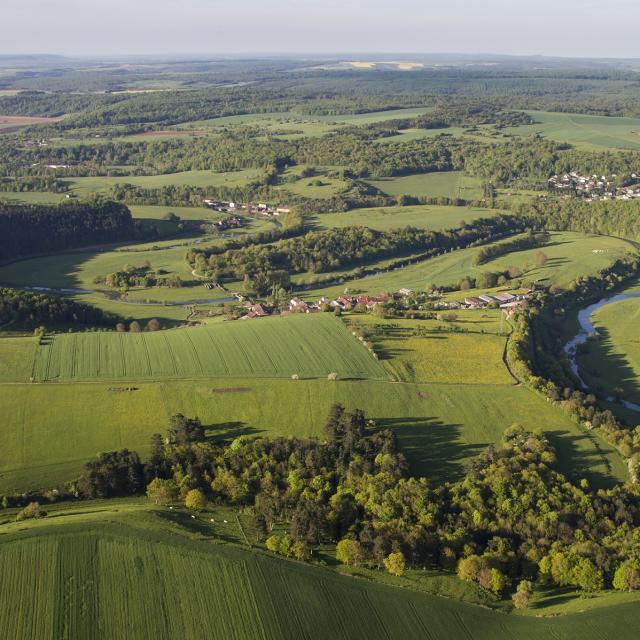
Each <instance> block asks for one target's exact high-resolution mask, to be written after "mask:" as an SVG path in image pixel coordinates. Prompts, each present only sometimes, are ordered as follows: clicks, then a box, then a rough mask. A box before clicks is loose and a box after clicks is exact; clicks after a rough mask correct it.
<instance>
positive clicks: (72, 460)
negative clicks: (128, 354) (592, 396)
mask: <svg viewBox="0 0 640 640" xmlns="http://www.w3.org/2000/svg"><path fill="white" fill-rule="evenodd" d="M112 386H113V385H111V384H109V383H108V382H96V383H73V384H71V383H59V384H28V383H25V384H6V383H5V384H3V385H0V415H2V420H1V421H0V448H1V449H2V451H3V456H2V458H0V493H9V492H16V491H19V492H21V491H24V490H28V489H38V488H43V487H45V488H48V487H56V486H60V485H61V484H62V483H64V482H66V481H69V480H72V479H73V478H74V477H76V476H77V475H78V474H79V473H80V470H81V469H82V466H83V464H84V463H85V462H86V461H87V460H88V459H90V458H91V457H93V456H95V455H96V454H97V453H98V452H100V451H110V450H113V449H118V448H122V447H128V448H130V449H134V450H137V451H139V452H140V453H141V454H143V455H146V454H147V452H148V444H149V437H150V436H151V434H153V433H157V432H160V433H162V432H164V431H165V430H166V429H167V427H168V423H169V418H170V416H172V415H174V414H176V413H184V414H185V415H190V416H198V417H200V419H201V420H202V421H203V423H204V424H205V425H207V426H208V429H207V434H208V436H209V437H212V438H225V439H226V438H233V437H236V436H238V435H271V436H276V435H285V436H286V435H291V436H298V437H311V436H321V435H322V429H323V425H324V422H325V419H326V416H327V414H328V411H329V408H330V407H331V405H332V404H333V403H336V402H339V403H342V404H343V405H344V406H345V407H347V408H350V409H355V408H361V409H363V410H364V411H365V412H366V415H367V417H368V418H371V419H373V420H375V423H376V428H389V429H393V430H394V431H395V432H396V433H397V434H398V437H399V440H400V444H401V446H402V447H403V451H404V452H405V454H406V455H407V457H408V460H409V464H410V469H411V472H412V473H414V474H418V475H425V476H427V477H428V478H430V479H431V480H433V481H434V482H436V483H439V482H443V481H445V480H455V479H458V478H460V477H461V476H462V474H463V473H464V469H465V466H466V465H467V464H468V462H469V461H470V460H471V459H472V458H473V457H474V456H476V455H478V454H479V453H480V452H481V451H482V449H483V448H484V447H486V446H487V445H489V444H491V443H495V442H497V441H499V440H500V438H501V436H502V433H503V431H504V430H505V429H506V428H507V427H509V426H510V425H511V424H513V423H514V422H519V423H521V424H523V425H524V426H525V427H527V428H530V429H537V428H541V429H543V430H545V432H546V433H547V434H548V435H549V437H550V438H551V440H552V442H553V444H554V446H555V447H556V448H557V449H558V451H559V454H560V455H559V460H560V461H561V468H562V469H563V470H564V471H565V472H566V473H568V474H569V475H571V477H573V478H576V479H580V478H582V477H587V478H588V479H589V480H590V481H591V482H592V483H593V485H594V486H610V485H611V484H612V483H614V482H617V481H621V480H624V479H625V477H626V468H625V466H624V464H623V462H622V459H621V458H620V457H619V456H618V454H617V453H616V452H614V451H613V450H612V449H611V447H609V446H608V445H606V444H605V443H604V442H602V441H600V440H598V439H597V436H595V435H594V434H592V433H590V432H586V431H582V430H581V429H579V428H578V427H577V426H576V425H575V424H574V423H573V421H572V420H570V419H569V418H568V417H567V416H566V415H565V414H564V413H563V412H561V411H560V410H559V409H557V408H556V407H554V406H553V405H551V404H549V403H547V402H546V401H545V400H544V399H543V398H541V397H540V396H538V395H536V394H534V393H533V392H532V391H529V390H528V389H526V388H524V387H521V386H520V387H518V386H513V385H511V384H493V385H490V384H481V383H477V382H476V383H475V384H459V383H455V382H448V383H426V384H411V383H402V382H388V381H382V380H380V381H375V380H363V381H348V380H342V381H337V382H334V381H329V380H297V381H295V380H287V379H284V378H282V379H274V378H256V377H254V378H216V379H205V378H199V379H195V380H188V381H187V380H184V381H181V380H167V381H163V382H138V383H135V385H134V387H133V388H134V389H135V390H134V391H131V392H115V391H111V390H110V389H111V388H112Z"/></svg>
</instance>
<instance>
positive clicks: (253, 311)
mask: <svg viewBox="0 0 640 640" xmlns="http://www.w3.org/2000/svg"><path fill="white" fill-rule="evenodd" d="M242 306H243V307H244V308H245V309H248V313H247V314H246V315H244V316H242V317H241V318H240V320H251V319H253V318H264V317H266V316H268V315H271V314H270V313H269V311H268V310H267V309H266V308H265V307H263V306H262V305H261V304H260V303H259V302H258V303H256V304H251V303H250V302H245V304H243V305H242Z"/></svg>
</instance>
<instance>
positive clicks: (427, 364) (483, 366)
mask: <svg viewBox="0 0 640 640" xmlns="http://www.w3.org/2000/svg"><path fill="white" fill-rule="evenodd" d="M456 315H458V316H459V318H460V321H455V322H442V321H439V320H404V319H395V318H394V319H393V320H391V321H388V322H385V323H382V324H381V325H379V326H385V325H386V331H385V333H384V334H383V335H382V336H380V337H377V338H375V339H374V342H375V346H376V352H377V353H378V354H379V356H380V360H381V361H382V363H383V364H384V366H385V368H386V369H387V371H389V373H390V374H391V375H392V376H393V377H394V379H396V380H400V381H403V382H443V383H454V384H507V385H508V384H514V382H515V381H514V379H513V378H512V377H511V376H510V374H509V372H508V370H507V368H506V367H505V365H504V363H503V361H502V354H503V351H504V347H505V341H506V333H507V332H508V330H509V327H508V326H507V325H504V326H502V327H501V326H500V320H499V318H500V311H482V312H479V311H475V310H474V311H463V312H460V313H457V314H456ZM364 322H365V323H367V320H366V319H365V320H364ZM501 329H502V330H503V331H504V334H505V335H499V332H500V330H501ZM416 330H422V331H423V332H424V333H423V334H416ZM454 330H455V331H454Z"/></svg>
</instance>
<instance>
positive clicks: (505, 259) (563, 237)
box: [0, 232, 633, 298]
mask: <svg viewBox="0 0 640 640" xmlns="http://www.w3.org/2000/svg"><path fill="white" fill-rule="evenodd" d="M632 249H633V248H632V246H631V245H630V244H629V243H627V242H626V241H624V240H621V239H620V238H613V237H610V236H593V235H587V234H583V233H574V232H561V233H552V234H551V239H550V242H549V243H548V244H547V245H545V246H544V247H542V250H543V251H544V253H545V254H547V257H548V261H547V264H546V265H545V266H544V267H537V266H536V265H535V257H534V256H535V253H536V252H537V251H538V249H532V250H528V251H515V252H512V253H509V254H507V255H504V256H501V257H499V258H496V259H494V260H491V261H489V262H487V263H485V264H483V265H480V266H476V265H474V257H475V255H476V253H477V252H478V251H479V249H478V248H477V247H474V248H469V249H462V250H459V251H453V252H452V253H448V254H446V255H444V256H439V257H437V258H433V259H432V260H427V261H424V262H420V263H417V264H412V265H409V266H407V267H403V268H400V269H396V270H395V271H391V272H383V273H381V274H380V275H374V276H371V277H367V278H362V279H358V280H352V281H349V282H348V283H346V284H342V285H336V286H330V287H321V288H318V289H316V290H313V292H309V294H308V295H309V296H310V297H312V298H315V297H317V296H319V295H327V296H335V295H339V294H341V293H342V291H343V290H344V288H345V286H348V287H349V289H350V290H352V291H358V292H367V293H374V294H375V293H380V292H382V291H398V290H399V289H401V288H402V287H408V288H409V289H413V290H416V291H423V290H424V288H425V286H426V285H427V284H428V283H433V284H436V285H439V286H448V285H453V284H457V283H458V282H459V281H460V280H461V279H462V278H464V277H465V276H477V275H478V274H479V273H481V272H483V271H503V270H505V269H507V268H509V267H510V266H515V267H519V268H520V269H522V270H523V272H524V273H523V279H524V280H525V281H526V282H530V281H532V280H540V281H541V282H544V283H545V284H557V285H559V286H567V285H568V284H569V283H570V282H571V281H572V280H574V279H575V278H577V277H579V276H584V275H592V274H595V273H597V272H598V271H599V270H600V269H603V268H604V267H606V266H608V265H610V264H611V263H612V262H614V261H615V260H616V259H617V258H620V257H622V256H624V255H625V254H627V253H628V252H629V251H632ZM0 274H1V271H0ZM468 293H469V292H463V293H461V294H459V295H458V297H464V296H465V295H468Z"/></svg>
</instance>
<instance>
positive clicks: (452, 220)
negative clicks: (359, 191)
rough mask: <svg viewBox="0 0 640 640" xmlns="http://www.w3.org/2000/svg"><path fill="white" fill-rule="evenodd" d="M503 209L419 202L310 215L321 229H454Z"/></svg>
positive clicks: (496, 213)
mask: <svg viewBox="0 0 640 640" xmlns="http://www.w3.org/2000/svg"><path fill="white" fill-rule="evenodd" d="M500 213H503V212H502V211H498V210H496V209H483V208H479V207H449V206H439V205H417V206H408V207H373V208H370V209H352V210H351V211H345V212H340V213H321V214H317V215H315V216H313V217H312V218H310V221H311V223H312V224H313V225H314V226H316V227H317V228H320V229H332V228H341V227H350V226H363V227H370V228H372V229H378V230H380V231H390V230H391V229H399V228H401V227H417V228H418V229H432V230H434V231H440V230H442V229H454V228H458V227H459V226H460V222H462V221H463V220H464V221H465V222H467V223H469V222H472V221H473V220H476V219H478V218H491V217H493V216H496V215H499V214H500Z"/></svg>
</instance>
